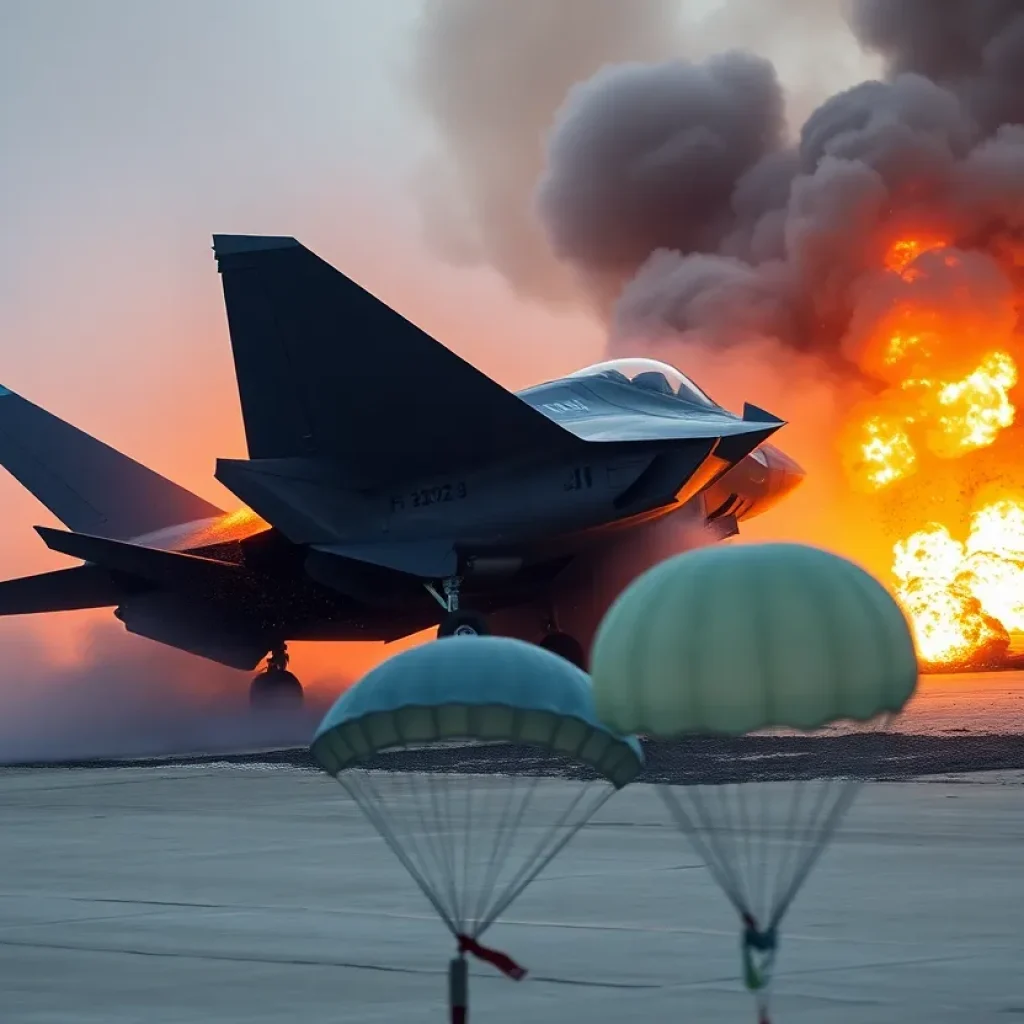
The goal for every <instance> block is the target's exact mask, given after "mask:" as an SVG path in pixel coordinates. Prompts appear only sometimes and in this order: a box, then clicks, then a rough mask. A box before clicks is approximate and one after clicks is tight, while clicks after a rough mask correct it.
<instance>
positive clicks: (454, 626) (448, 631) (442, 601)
mask: <svg viewBox="0 0 1024 1024" xmlns="http://www.w3.org/2000/svg"><path fill="white" fill-rule="evenodd" d="M461 585H462V580H461V578H460V577H458V576H449V577H448V579H446V580H444V581H443V583H442V587H443V588H444V596H443V597H442V596H441V594H439V593H438V592H437V589H436V588H435V587H434V585H433V584H432V583H427V584H425V586H426V588H427V591H428V592H429V593H430V595H431V596H432V597H433V598H434V600H435V601H437V603H438V604H439V605H440V606H441V607H442V608H443V609H444V610H445V615H444V618H442V619H441V623H440V625H439V626H438V627H437V638H438V639H439V640H440V639H441V637H444V636H487V634H488V633H490V628H489V627H488V625H487V619H486V618H485V617H484V616H483V615H481V614H480V613H479V612H474V611H471V610H470V609H469V608H459V588H460V586H461Z"/></svg>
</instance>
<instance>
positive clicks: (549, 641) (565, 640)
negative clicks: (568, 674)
mask: <svg viewBox="0 0 1024 1024" xmlns="http://www.w3.org/2000/svg"><path fill="white" fill-rule="evenodd" d="M537 646H538V647H543V648H544V650H546V651H550V652H551V653H552V654H557V655H558V656H559V657H560V658H565V660H566V661H568V662H570V663H571V664H573V665H575V666H576V667H577V668H581V669H583V671H584V672H586V671H587V654H586V651H584V650H583V645H582V644H581V643H580V642H579V640H577V639H576V637H574V636H570V635H569V634H568V633H548V635H547V636H546V637H544V639H543V640H541V642H540V643H539V644H538V645H537Z"/></svg>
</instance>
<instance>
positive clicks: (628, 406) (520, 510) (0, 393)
mask: <svg viewBox="0 0 1024 1024" xmlns="http://www.w3.org/2000/svg"><path fill="white" fill-rule="evenodd" d="M213 249H214V254H215V258H216V261H217V263H218V267H219V272H220V275H221V280H222V284H223V291H224V300H225V307H226V312H227V324H228V331H229V335H230V342H231V347H232V353H233V357H234V365H235V371H236V377H237V382H238V392H239V397H240V404H241V412H242V417H243V421H244V427H245V436H246V442H247V448H248V456H249V457H248V458H247V459H219V460H218V461H217V462H216V469H215V473H214V476H215V478H216V479H217V480H218V481H220V482H221V483H222V484H223V485H224V486H225V487H226V488H227V489H228V490H229V491H230V492H232V493H233V494H234V495H235V496H236V497H237V498H238V499H239V501H240V502H241V503H243V504H242V507H240V508H239V509H237V510H235V511H231V512H228V511H224V510H223V509H221V508H218V507H217V506H215V505H213V504H211V503H210V502H209V501H207V500H205V499H203V498H200V497H198V496H197V495H195V494H192V493H190V492H189V491H187V490H185V489H184V488H182V487H180V486H179V485H177V484H175V483H173V482H171V481H170V480H168V479H166V478H165V477H163V476H160V475H159V474H157V473H155V472H154V471H153V470H151V469H148V468H147V467H145V466H143V465H141V464H140V463H138V462H136V461H134V460H133V459H131V458H129V457H128V456H126V455H123V454H121V453H120V452H118V451H116V450H114V449H113V448H111V447H109V446H108V445H106V444H104V443H102V442H101V441H99V440H97V439H95V438H93V437H91V436H89V435H88V434H86V433H84V432H82V431H80V430H78V429H77V428H75V427H73V426H71V425H70V424H68V423H66V422H64V421H62V420H60V419H58V418H56V417H55V416H53V415H51V414H50V413H48V412H46V411H44V410H43V409H41V408H40V407H38V406H36V405H34V404H32V403H31V402H29V401H28V400H26V399H25V398H22V397H20V396H18V395H16V394H14V393H12V392H10V391H8V390H6V389H0V464H2V465H3V466H4V467H5V468H6V469H7V470H8V471H9V472H10V473H11V474H12V475H13V476H14V477H16V478H17V479H18V480H19V481H20V482H21V484H22V485H23V486H24V487H26V488H27V489H28V490H29V491H31V492H32V494H34V495H35V497H36V498H37V499H38V500H39V501H40V502H41V503H42V504H43V505H45V506H46V507H47V508H48V509H49V510H50V512H51V513H52V514H53V515H54V516H55V517H56V518H57V519H58V520H59V521H60V522H61V523H63V524H64V526H65V527H67V529H66V530H58V529H52V528H47V527H36V530H37V532H38V533H39V535H40V536H41V537H42V539H43V541H44V542H45V544H46V545H47V546H48V547H49V548H51V549H52V550H54V551H58V552H61V553H63V554H65V555H67V556H70V557H71V558H73V559H77V560H78V561H79V562H80V563H81V564H79V565H76V566H73V567H69V568H64V569H58V570H56V571H53V572H45V573H41V574H38V575H34V576H28V577H24V578H21V579H14V580H8V581H6V582H3V583H0V614H2V615H21V614H36V613H43V612H55V611H64V610H71V609H83V608H112V609H113V610H114V615H115V616H116V617H117V618H118V619H120V620H121V622H123V623H124V625H125V627H126V629H127V630H128V631H129V632H131V633H134V634H137V635H138V636H141V637H147V638H149V639H150V640H154V641H157V642H160V643H163V644H168V645H170V646H172V647H176V648H178V649H180V650H184V651H188V652H191V653H192V654H194V655H197V656H199V657H202V658H207V659H210V660H213V661H216V662H220V663H221V664H224V665H228V666H231V667H233V668H236V669H240V670H249V671H252V670H254V669H256V668H257V667H258V666H260V664H261V662H263V661H264V660H265V662H266V665H265V668H264V670H263V671H262V672H260V673H259V674H258V675H257V676H256V677H255V678H254V679H253V680H252V683H251V687H250V699H251V701H252V703H253V704H254V705H257V706H261V707H267V706H274V707H280V706H282V705H283V704H288V703H290V704H295V703H297V702H300V701H301V698H302V688H301V684H300V683H299V682H298V680H297V679H296V677H295V676H294V675H293V674H292V673H291V672H289V671H288V670H287V665H288V650H287V644H288V643H289V642H290V641H309V640H323V641H328V640H330V641H368V640H369V641H383V642H384V643H388V642H391V641H394V640H397V639H399V638H402V637H406V636H409V635H411V634H413V633H418V632H420V631H423V630H426V629H430V628H432V627H434V626H436V627H437V635H439V636H448V635H460V636H463V635H475V634H483V633H487V632H498V633H502V634H504V635H511V636H517V637H519V638H521V639H526V640H529V641H530V642H535V643H538V644H541V645H543V646H545V647H547V648H548V649H550V650H553V651H555V652H556V653H558V654H560V655H561V656H563V657H566V658H568V659H569V660H571V661H573V662H575V663H576V664H579V665H581V666H585V664H586V651H587V649H588V647H589V643H590V640H591V638H592V635H593V632H594V630H595V628H596V626H597V623H598V622H599V620H600V617H601V615H603V613H604V611H605V610H606V608H607V607H608V605H609V604H610V603H611V601H612V600H614V598H615V596H616V595H617V593H618V592H619V591H620V590H621V588H622V586H624V585H625V583H626V582H628V578H626V579H621V578H619V577H616V576H615V573H613V572H612V571H611V570H610V568H609V569H608V571H607V572H606V571H605V569H606V567H608V566H610V564H611V562H610V560H614V559H615V558H617V557H620V556H621V555H622V554H623V553H625V555H626V556H627V560H628V556H629V555H630V553H631V552H633V551H639V550H640V548H641V547H642V546H643V544H644V538H645V537H649V536H650V535H651V531H654V530H658V529H661V528H662V527H664V525H665V524H670V525H674V524H679V523H684V522H685V523H687V524H690V525H691V526H696V527H699V528H700V529H701V530H703V531H712V532H713V535H714V538H715V539H723V538H726V537H728V536H730V535H732V534H734V533H736V531H737V530H738V524H739V523H741V522H743V521H744V520H747V519H749V518H751V517H753V516H755V515H759V514H760V513H762V512H763V511H765V510H766V509H768V508H769V507H771V506H772V505H773V504H775V503H776V502H777V501H779V500H780V499H781V498H783V497H784V496H785V495H786V494H788V493H789V492H791V491H792V490H793V488H794V487H795V486H797V484H798V483H799V482H800V480H801V479H802V477H803V471H802V470H801V469H800V467H799V466H798V465H797V464H796V463H795V462H794V461H793V460H792V459H790V458H788V457H787V456H786V455H785V454H784V453H783V452H782V451H780V450H779V449H778V448H776V447H773V446H771V445H769V444H766V441H767V439H768V438H769V437H771V436H772V435H773V434H774V433H775V432H776V431H777V430H779V428H780V427H782V426H783V421H782V420H780V419H778V418H777V417H775V416H772V415H771V414H769V413H767V412H765V411H763V410H762V409H760V408H758V407H756V406H754V405H749V404H748V405H746V406H744V408H743V411H742V414H740V415H737V414H735V413H733V412H730V411H728V410H726V409H724V408H722V407H721V406H720V405H718V404H717V403H716V402H714V401H713V400H712V399H711V398H710V397H709V396H708V395H707V394H706V393H705V392H704V391H702V390H701V389H700V388H699V387H698V386H697V385H696V384H695V383H694V382H693V381H691V380H690V379H689V378H687V377H686V376H685V375H684V374H682V373H681V372H680V371H679V370H677V369H676V368H675V367H672V366H669V365H667V364H665V363H661V362H656V361H653V360H649V359H618V360H612V361H610V362H604V363H599V364H597V365H594V366H588V367H586V368H584V369H581V370H578V371H576V372H575V373H572V374H570V375H569V376H567V377H564V378H560V379H558V380H551V381H547V382H545V383H541V384H537V385H535V386H533V387H529V388H526V389H525V390H522V391H518V392H513V391H509V390H506V389H505V388H504V387H502V386H501V385H500V384H498V383H496V382H495V381H494V380H492V379H491V378H489V377H488V376H486V375H485V374H484V373H482V372H481V371H480V370H478V369H476V368H475V367H473V366H472V365H471V364H470V363H468V362H466V361H465V360H464V359H462V358H460V357H459V356H457V355H456V354H455V353H454V352H452V351H450V350H449V349H447V348H446V347H445V346H444V345H442V344H441V343H440V342H438V341H436V340H435V339H434V338H432V337H430V336H429V335H428V334H426V333H425V332H424V331H422V330H420V328H418V327H417V326H415V325H414V324H413V323H411V322H410V321H409V320H407V319H405V318H404V317H403V316H402V315H400V314H399V313H398V312H397V311H395V310H394V309H392V308H391V307H389V306H388V305H386V304H385V303H384V302H382V301H381V300H379V299H378V298H376V297H375V296H374V295H372V294H371V293H370V292H369V291H367V290H365V289H364V288H362V287H360V286H359V285H358V284H356V283H355V282H354V281H352V280H351V279H350V278H348V277H346V276H345V275H343V274H342V273H340V272H339V271H338V270H336V269H335V268H334V267H332V266H331V265H330V264H328V263H326V262H325V261H324V260H322V259H320V258H319V257H318V256H316V255H315V254H314V253H313V252H311V251H310V250H309V249H307V248H305V247H304V246H303V245H301V244H300V243H299V242H298V241H296V240H295V239H294V238H289V237H263V236H253V235H215V236H214V246H213ZM682 536H683V534H680V537H682ZM679 543H682V544H685V543H689V541H683V540H680V542H679ZM620 560H621V559H620ZM643 568H646V565H645V564H644V562H643V559H642V558H640V559H634V560H633V570H631V571H635V572H639V571H641V570H642V569H643ZM620 576H621V574H620ZM483 683H485V681H482V684H483Z"/></svg>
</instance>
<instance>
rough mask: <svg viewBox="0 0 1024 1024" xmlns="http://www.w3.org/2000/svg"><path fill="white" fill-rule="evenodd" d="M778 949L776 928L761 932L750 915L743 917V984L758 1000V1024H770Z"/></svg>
mask: <svg viewBox="0 0 1024 1024" xmlns="http://www.w3.org/2000/svg"><path fill="white" fill-rule="evenodd" d="M777 947H778V933H777V932H776V930H775V928H774V927H772V928H768V929H767V930H766V931H761V929H760V928H758V926H757V921H755V920H754V918H753V917H752V916H751V915H750V914H744V915H743V982H744V984H745V985H746V986H747V989H748V990H749V991H750V992H752V993H753V994H754V996H755V998H756V999H757V1009H758V1018H759V1020H758V1024H770V1022H769V1020H768V986H769V985H770V984H771V980H772V968H773V967H774V965H775V951H776V949H777Z"/></svg>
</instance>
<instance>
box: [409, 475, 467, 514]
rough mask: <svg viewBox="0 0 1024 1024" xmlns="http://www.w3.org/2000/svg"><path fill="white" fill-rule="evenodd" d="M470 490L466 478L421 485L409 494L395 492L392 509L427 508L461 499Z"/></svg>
mask: <svg viewBox="0 0 1024 1024" xmlns="http://www.w3.org/2000/svg"><path fill="white" fill-rule="evenodd" d="M467 493H468V490H467V488H466V481H465V480H453V481H451V482H450V483H443V484H438V485H437V486H436V487H419V488H417V489H416V490H415V491H409V492H408V493H407V494H394V495H392V497H391V511H392V512H401V511H403V510H404V509H405V508H406V507H407V506H409V507H412V508H426V507H427V506H428V505H437V504H439V503H440V502H444V501H461V500H462V499H463V498H465V497H466V495H467Z"/></svg>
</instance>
